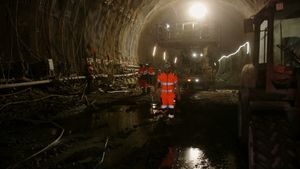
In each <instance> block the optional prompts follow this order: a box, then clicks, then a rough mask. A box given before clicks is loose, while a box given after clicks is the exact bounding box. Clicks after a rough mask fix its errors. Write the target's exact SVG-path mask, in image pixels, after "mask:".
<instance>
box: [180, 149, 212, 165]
mask: <svg viewBox="0 0 300 169" xmlns="http://www.w3.org/2000/svg"><path fill="white" fill-rule="evenodd" d="M177 153H178V154H177V160H176V168H185V169H198V168H199V169H201V168H206V169H214V167H212V166H211V165H210V161H209V159H208V158H207V157H206V156H205V153H204V152H203V151H202V150H201V149H200V148H195V147H188V148H177Z"/></svg>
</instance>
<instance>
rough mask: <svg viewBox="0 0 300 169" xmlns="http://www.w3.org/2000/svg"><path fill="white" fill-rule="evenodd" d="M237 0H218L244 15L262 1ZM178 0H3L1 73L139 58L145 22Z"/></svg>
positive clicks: (29, 73)
mask: <svg viewBox="0 0 300 169" xmlns="http://www.w3.org/2000/svg"><path fill="white" fill-rule="evenodd" d="M235 1H238V0H235ZM235 1H234V0H230V1H229V0H219V1H217V2H221V3H232V5H233V6H234V5H235V4H237V5H240V6H241V5H244V6H245V9H247V10H245V12H244V13H245V15H248V14H249V13H250V12H249V11H251V10H250V9H252V10H255V9H256V8H257V6H259V5H260V6H261V4H263V3H261V1H259V3H258V2H256V1H253V0H252V1H249V2H248V1H246V0H245V2H244V1H243V2H242V3H235ZM174 2H177V0H96V1H95V0H65V1H60V0H52V1H50V0H15V1H11V0H2V1H1V3H0V18H1V21H2V22H4V23H2V26H1V28H0V37H1V42H0V43H1V45H0V46H1V47H0V51H1V52H0V56H1V57H0V63H1V69H0V73H1V75H2V76H3V77H1V79H10V78H12V77H14V78H18V77H25V76H26V77H30V78H32V79H38V78H45V77H47V76H53V75H54V76H70V75H82V74H85V73H86V65H87V63H91V64H92V65H94V68H95V71H96V72H97V73H110V72H113V70H114V69H115V68H116V66H126V65H131V64H137V63H138V61H139V57H138V52H137V51H138V50H137V49H138V46H139V44H138V43H139V39H140V36H141V32H142V30H143V27H144V26H145V25H147V24H146V23H147V22H148V21H149V19H150V18H151V16H154V14H155V13H156V12H157V11H159V10H161V9H163V8H164V7H165V6H167V5H169V4H174ZM238 2H240V1H238ZM255 5H256V6H255ZM237 8H239V7H238V6H237ZM52 63H53V64H52Z"/></svg>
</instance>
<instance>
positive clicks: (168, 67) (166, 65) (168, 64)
mask: <svg viewBox="0 0 300 169" xmlns="http://www.w3.org/2000/svg"><path fill="white" fill-rule="evenodd" d="M164 68H165V69H170V68H172V65H171V64H170V63H168V62H167V63H165V65H164Z"/></svg>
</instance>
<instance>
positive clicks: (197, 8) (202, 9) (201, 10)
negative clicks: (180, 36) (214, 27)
mask: <svg viewBox="0 0 300 169" xmlns="http://www.w3.org/2000/svg"><path fill="white" fill-rule="evenodd" d="M189 14H190V16H191V17H192V18H195V19H202V18H204V17H205V16H206V14H207V8H206V6H204V5H203V4H201V3H195V4H193V5H192V6H191V7H190V9H189Z"/></svg>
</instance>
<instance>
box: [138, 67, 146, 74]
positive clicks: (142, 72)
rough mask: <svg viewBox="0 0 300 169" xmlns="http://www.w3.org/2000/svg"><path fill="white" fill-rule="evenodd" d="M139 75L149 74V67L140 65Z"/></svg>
mask: <svg viewBox="0 0 300 169" xmlns="http://www.w3.org/2000/svg"><path fill="white" fill-rule="evenodd" d="M139 75H140V76H142V75H147V68H146V67H140V69H139Z"/></svg>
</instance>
